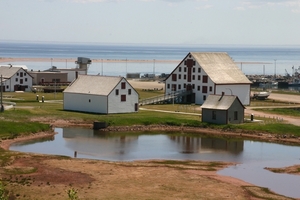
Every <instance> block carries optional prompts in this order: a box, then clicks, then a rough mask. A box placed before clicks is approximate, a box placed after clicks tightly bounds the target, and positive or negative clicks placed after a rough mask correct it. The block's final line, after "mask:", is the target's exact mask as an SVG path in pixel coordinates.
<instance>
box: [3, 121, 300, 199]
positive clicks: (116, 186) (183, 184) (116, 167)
mask: <svg viewBox="0 0 300 200" xmlns="http://www.w3.org/2000/svg"><path fill="white" fill-rule="evenodd" d="M43 120H45V122H47V123H49V119H46V118H45V119H42V120H41V119H40V121H43ZM50 121H51V124H52V125H53V126H61V127H66V126H74V125H75V124H76V125H77V126H79V124H80V125H84V126H85V127H91V125H90V124H84V123H80V122H75V121H65V120H57V121H55V120H50ZM134 128H136V129H137V130H139V131H140V130H143V129H147V130H158V129H160V130H177V131H178V130H182V131H184V132H185V131H193V132H195V131H198V132H203V133H207V134H210V135H212V134H215V135H222V136H226V137H242V138H245V137H253V138H257V139H266V138H268V136H266V135H263V134H258V133H233V132H230V131H228V132H226V131H225V132H224V131H220V130H209V129H205V130H199V129H194V128H189V127H186V128H185V129H184V130H183V129H182V127H168V126H138V127H110V128H109V129H107V130H105V131H111V130H119V131H124V130H127V129H128V130H129V129H130V130H133V129H134ZM53 134H55V133H54V132H49V133H39V134H32V135H31V136H29V137H21V138H16V139H14V140H4V141H1V148H4V149H8V147H9V145H10V144H11V143H13V142H18V141H22V140H27V139H33V138H42V137H53ZM282 139H283V140H286V138H282ZM297 142H299V141H298V140H297ZM8 153H9V154H11V157H10V160H9V161H8V162H6V163H5V164H3V166H2V167H0V177H1V180H2V182H4V183H5V184H6V186H5V187H6V189H8V190H9V191H10V197H11V198H10V199H67V190H68V189H71V188H74V189H75V190H77V191H78V197H79V199H265V198H266V197H268V198H271V199H291V198H287V197H283V196H281V195H277V194H274V193H271V192H268V191H267V190H265V189H263V188H260V187H257V186H254V185H251V184H249V183H246V182H244V181H241V180H238V179H234V178H231V177H226V176H221V175H218V174H217V173H216V171H217V170H219V169H222V168H224V167H227V166H229V165H234V164H235V163H216V162H202V161H162V160H149V161H134V162H108V161H98V160H87V159H77V158H69V157H64V156H48V155H38V154H24V153H19V152H8Z"/></svg>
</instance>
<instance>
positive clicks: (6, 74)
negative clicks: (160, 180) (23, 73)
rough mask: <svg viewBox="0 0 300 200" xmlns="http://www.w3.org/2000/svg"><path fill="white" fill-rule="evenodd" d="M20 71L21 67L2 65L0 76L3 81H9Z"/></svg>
mask: <svg viewBox="0 0 300 200" xmlns="http://www.w3.org/2000/svg"><path fill="white" fill-rule="evenodd" d="M20 69H22V67H8V66H3V65H2V66H0V75H2V78H4V79H9V78H11V77H12V76H13V75H14V74H15V73H17V72H18V71H19V70H20Z"/></svg>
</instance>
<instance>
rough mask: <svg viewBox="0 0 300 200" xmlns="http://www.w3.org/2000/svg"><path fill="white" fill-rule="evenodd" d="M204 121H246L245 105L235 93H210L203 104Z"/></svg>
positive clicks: (225, 122)
mask: <svg viewBox="0 0 300 200" xmlns="http://www.w3.org/2000/svg"><path fill="white" fill-rule="evenodd" d="M201 108H202V122H208V123H214V124H240V123H243V122H244V110H245V107H244V105H243V104H242V103H241V101H240V100H239V98H238V97H237V96H234V95H224V93H222V94H221V95H209V96H208V97H207V99H206V101H205V102H204V104H203V105H202V106H201Z"/></svg>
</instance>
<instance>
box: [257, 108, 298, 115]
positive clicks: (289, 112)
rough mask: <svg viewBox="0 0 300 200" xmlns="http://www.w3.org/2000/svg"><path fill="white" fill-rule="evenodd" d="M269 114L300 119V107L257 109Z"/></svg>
mask: <svg viewBox="0 0 300 200" xmlns="http://www.w3.org/2000/svg"><path fill="white" fill-rule="evenodd" d="M255 110H260V111H263V112H267V113H273V114H280V115H290V116H294V117H300V106H299V107H297V108H264V109H255Z"/></svg>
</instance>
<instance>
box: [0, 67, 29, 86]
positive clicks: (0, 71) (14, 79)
mask: <svg viewBox="0 0 300 200" xmlns="http://www.w3.org/2000/svg"><path fill="white" fill-rule="evenodd" d="M1 75H2V87H3V90H2V91H4V92H15V91H31V88H32V79H33V78H32V76H31V75H30V74H29V73H27V67H26V66H25V65H2V66H0V76H1Z"/></svg>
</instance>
